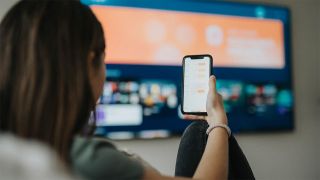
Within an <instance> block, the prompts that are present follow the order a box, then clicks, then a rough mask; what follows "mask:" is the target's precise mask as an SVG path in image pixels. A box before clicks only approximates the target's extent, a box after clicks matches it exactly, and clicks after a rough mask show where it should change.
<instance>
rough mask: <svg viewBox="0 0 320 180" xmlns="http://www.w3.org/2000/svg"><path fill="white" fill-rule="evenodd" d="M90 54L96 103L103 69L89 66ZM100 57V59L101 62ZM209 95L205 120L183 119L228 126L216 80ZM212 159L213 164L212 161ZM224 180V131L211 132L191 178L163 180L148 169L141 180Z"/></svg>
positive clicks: (167, 178)
mask: <svg viewBox="0 0 320 180" xmlns="http://www.w3.org/2000/svg"><path fill="white" fill-rule="evenodd" d="M94 55H95V54H94V53H90V54H89V58H88V68H89V69H88V72H89V79H90V84H91V87H92V92H93V95H94V98H95V99H97V100H98V99H99V97H100V95H101V93H102V91H103V84H104V81H105V71H106V69H105V66H104V63H101V64H102V65H101V67H99V68H98V69H97V68H96V67H94V66H93V63H92V61H93V59H94ZM103 60H104V57H102V58H101V61H103ZM209 87H210V88H209V93H208V98H207V113H208V116H194V115H187V116H185V119H189V120H199V119H200V120H205V121H207V122H208V124H209V125H213V124H216V123H220V124H225V125H227V124H228V119H227V116H226V113H225V110H224V107H223V101H222V98H221V95H219V94H218V93H217V91H216V78H215V77H214V76H211V77H210V81H209ZM213 159H214V161H213ZM227 177H228V134H227V132H226V130H225V129H222V128H215V129H214V130H212V131H211V132H210V134H209V137H208V141H207V146H206V148H205V151H204V154H203V156H202V159H201V161H200V163H199V165H198V168H197V170H196V172H195V174H194V176H193V178H183V177H169V176H164V175H162V174H160V173H159V171H157V170H155V169H154V168H152V167H149V166H145V169H144V176H143V179H144V180H149V179H155V180H157V179H159V180H174V179H176V180H179V179H180V180H183V179H217V180H223V179H227Z"/></svg>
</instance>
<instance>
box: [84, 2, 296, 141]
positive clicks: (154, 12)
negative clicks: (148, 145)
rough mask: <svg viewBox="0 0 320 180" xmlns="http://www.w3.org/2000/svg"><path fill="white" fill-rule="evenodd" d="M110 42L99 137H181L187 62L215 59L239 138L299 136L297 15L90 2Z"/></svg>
mask: <svg viewBox="0 0 320 180" xmlns="http://www.w3.org/2000/svg"><path fill="white" fill-rule="evenodd" d="M82 2H83V3H85V4H87V5H89V6H90V8H91V9H92V10H93V12H94V13H95V15H96V16H97V17H98V19H99V20H100V22H101V24H102V26H103V29H104V32H105V39H106V44H107V48H106V60H105V63H106V67H107V71H106V81H105V85H104V91H103V95H102V96H101V98H100V101H99V105H98V106H97V108H96V124H97V126H98V128H97V130H96V134H97V135H101V136H107V137H110V138H114V139H127V138H154V137H167V136H170V135H175V134H181V133H182V132H183V130H184V129H185V128H186V126H187V125H188V124H189V123H190V121H186V120H182V115H181V112H180V103H181V80H182V66H181V64H182V58H183V57H184V56H185V55H192V54H211V55H212V56H213V74H214V75H215V76H216V77H217V79H218V81H217V88H218V91H219V92H220V94H221V95H222V97H223V99H224V105H225V109H226V111H227V114H228V119H229V125H230V127H231V129H232V130H233V132H236V133H239V132H263V131H275V130H292V129H293V126H294V120H293V91H292V83H291V82H292V81H291V62H290V28H289V25H290V14H289V11H288V9H286V8H284V7H276V6H266V5H259V4H258V5H257V4H240V3H231V2H216V1H212V2H210V1H196V0H186V1H181V0H153V1H150V0H139V1H130V0H83V1H82Z"/></svg>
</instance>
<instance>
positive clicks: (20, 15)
mask: <svg viewBox="0 0 320 180" xmlns="http://www.w3.org/2000/svg"><path fill="white" fill-rule="evenodd" d="M104 49H105V43H104V36H103V30H102V27H101V25H100V23H99V22H98V20H97V19H96V17H95V16H94V15H93V13H92V11H91V10H90V9H89V8H88V7H86V6H84V5H82V4H80V2H76V1H21V2H19V3H18V4H16V5H15V6H14V7H13V8H12V9H11V10H10V11H9V12H8V13H7V15H6V16H5V17H4V19H3V21H2V22H1V24H0V129H1V130H2V131H8V132H12V133H14V134H16V135H18V136H21V137H25V138H32V139H37V140H40V141H43V142H46V143H48V144H50V145H51V146H52V147H53V148H54V149H56V150H57V151H58V153H59V154H60V155H61V156H62V158H64V159H66V158H67V157H68V153H69V152H68V151H69V146H70V142H71V138H72V136H73V135H74V134H75V133H77V132H80V131H81V130H82V129H83V127H84V126H85V124H86V122H87V120H88V117H89V115H90V111H91V110H92V109H93V107H94V106H95V102H96V100H97V98H98V97H99V94H100V93H101V89H102V84H103V79H104V64H103V57H104ZM66 160H67V159H66Z"/></svg>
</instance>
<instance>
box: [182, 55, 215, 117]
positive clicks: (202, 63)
mask: <svg viewBox="0 0 320 180" xmlns="http://www.w3.org/2000/svg"><path fill="white" fill-rule="evenodd" d="M211 70H212V56H211V55H189V56H185V57H184V58H183V80H182V106H181V111H182V113H183V114H193V115H207V111H206V101H207V96H208V91H209V77H210V74H211Z"/></svg>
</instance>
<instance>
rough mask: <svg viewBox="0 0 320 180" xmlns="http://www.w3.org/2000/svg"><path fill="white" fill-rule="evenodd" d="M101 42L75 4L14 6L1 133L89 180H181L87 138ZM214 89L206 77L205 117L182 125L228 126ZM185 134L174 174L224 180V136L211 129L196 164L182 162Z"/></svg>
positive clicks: (1, 30)
mask: <svg viewBox="0 0 320 180" xmlns="http://www.w3.org/2000/svg"><path fill="white" fill-rule="evenodd" d="M103 37H104V36H103V30H102V28H101V25H100V23H99V22H98V20H97V19H96V17H95V16H94V15H93V13H92V12H91V10H90V9H89V8H88V7H86V6H84V5H82V4H80V3H79V2H77V1H66V2H64V1H60V2H59V1H21V2H19V3H18V4H16V5H15V6H14V7H13V8H12V9H11V10H10V11H9V12H8V14H7V15H6V16H5V17H4V19H3V21H2V22H1V25H0V129H1V130H2V131H6V132H11V133H13V134H15V135H17V136H19V137H22V138H26V139H35V140H39V141H41V142H44V143H46V144H48V145H49V146H51V147H52V148H53V149H54V150H55V151H56V152H57V153H58V154H59V156H60V158H61V160H63V161H64V162H65V163H66V164H68V165H70V167H71V168H72V169H73V170H74V171H75V172H76V173H78V174H80V175H82V176H83V177H85V178H88V179H183V178H178V177H167V176H163V175H161V174H160V173H159V172H158V171H156V170H154V169H153V168H152V167H151V166H148V165H145V163H143V162H142V161H140V160H138V159H137V158H134V157H133V156H130V155H128V154H126V153H123V152H120V151H119V150H117V149H116V147H115V146H114V145H113V144H111V143H109V142H107V141H104V140H98V139H94V138H91V137H90V136H89V137H88V136H87V135H88V132H89V130H88V128H87V120H88V118H89V116H90V112H91V111H92V110H94V107H95V104H96V101H97V99H98V98H99V96H100V94H101V92H102V88H103V83H104V79H105V66H104V49H105V41H104V38H103ZM215 83H216V82H215V78H214V77H211V79H210V92H209V95H208V103H207V111H208V116H207V117H196V116H188V117H187V118H191V119H194V118H203V119H205V120H206V122H207V123H208V124H209V125H211V126H213V125H215V124H222V125H227V117H226V114H225V111H224V108H223V105H222V100H221V97H220V96H219V95H218V94H217V92H216V87H215ZM205 125H206V124H205ZM203 128H204V126H201V127H200V126H198V125H197V124H194V125H192V126H191V127H190V128H189V130H190V129H194V130H192V133H195V132H196V133H197V134H198V135H202V134H201V131H202V130H201V129H203ZM189 130H187V131H186V133H185V135H184V138H183V139H182V144H181V146H180V150H179V155H178V161H177V173H181V174H180V175H182V176H190V174H191V176H192V177H193V178H195V179H227V176H228V135H229V134H228V132H227V131H226V129H225V128H222V127H216V128H214V129H212V130H211V131H210V132H209V135H208V136H204V137H205V141H204V143H205V144H206V145H205V147H204V152H201V151H199V152H198V153H197V154H198V155H197V157H200V158H201V157H202V158H201V160H200V159H197V158H194V159H193V160H190V159H188V156H187V155H188V153H189V152H188V149H190V147H191V148H192V147H195V146H194V145H191V146H187V147H186V148H185V147H184V146H185V145H184V144H185V143H183V142H185V141H188V136H189V135H192V133H189ZM83 134H85V135H86V137H84V135H83ZM80 135H82V136H80ZM189 143H192V142H189ZM230 147H231V146H230ZM235 149H236V151H237V152H239V151H238V149H237V148H235ZM229 152H232V151H229ZM202 153H203V154H202ZM240 154H241V153H240ZM241 155H242V154H241ZM190 157H191V156H190ZM241 158H244V157H243V155H242V156H241ZM230 159H231V158H230ZM244 160H245V158H244ZM183 161H188V162H187V163H196V167H197V168H196V169H195V168H194V167H193V166H192V167H190V168H189V169H187V170H184V168H180V167H179V166H180V165H179V164H181V163H182V164H183V165H184V166H188V164H187V163H184V162H183ZM199 161H200V162H199ZM245 162H246V161H245ZM198 163H199V164H198ZM249 169H250V168H249ZM250 172H251V170H250ZM185 173H186V174H185ZM230 173H231V172H230V170H229V174H230ZM229 177H232V176H230V175H229ZM252 177H253V176H252ZM247 178H249V177H247Z"/></svg>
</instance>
